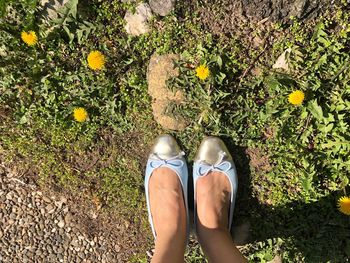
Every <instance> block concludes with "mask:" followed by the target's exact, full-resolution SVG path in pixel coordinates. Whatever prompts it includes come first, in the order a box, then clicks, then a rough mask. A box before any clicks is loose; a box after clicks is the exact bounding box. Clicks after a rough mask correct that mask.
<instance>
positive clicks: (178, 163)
mask: <svg viewBox="0 0 350 263" xmlns="http://www.w3.org/2000/svg"><path fill="white" fill-rule="evenodd" d="M184 155H185V153H184V152H180V153H179V154H178V155H176V156H174V157H171V158H169V159H162V158H160V157H159V156H158V155H157V154H155V153H154V154H152V155H151V157H150V159H151V161H150V166H151V167H152V168H153V169H156V168H159V167H161V166H163V165H169V166H173V167H182V166H183V165H184V162H183V161H182V160H181V159H180V158H182V156H184Z"/></svg>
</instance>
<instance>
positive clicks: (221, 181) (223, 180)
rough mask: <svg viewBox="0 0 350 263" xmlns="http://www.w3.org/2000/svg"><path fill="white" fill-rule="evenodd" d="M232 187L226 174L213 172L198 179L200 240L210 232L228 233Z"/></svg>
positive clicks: (198, 226) (198, 231) (198, 229)
mask: <svg viewBox="0 0 350 263" xmlns="http://www.w3.org/2000/svg"><path fill="white" fill-rule="evenodd" d="M230 196H231V185H230V182H229V180H228V178H227V176H226V175H225V174H223V173H222V172H217V171H212V172H209V173H208V174H207V175H205V176H203V177H200V178H198V180H197V186H196V199H197V221H198V222H197V233H198V235H199V238H200V236H201V234H205V233H206V232H208V231H210V230H222V231H228V227H227V226H228V215H229V214H228V213H229V205H230Z"/></svg>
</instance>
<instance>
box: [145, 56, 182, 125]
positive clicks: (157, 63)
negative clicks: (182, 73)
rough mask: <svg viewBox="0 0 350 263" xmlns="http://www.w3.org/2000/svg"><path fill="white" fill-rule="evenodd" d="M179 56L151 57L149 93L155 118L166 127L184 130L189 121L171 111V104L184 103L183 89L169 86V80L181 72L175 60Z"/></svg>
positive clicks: (148, 75)
mask: <svg viewBox="0 0 350 263" xmlns="http://www.w3.org/2000/svg"><path fill="white" fill-rule="evenodd" d="M178 59H179V56H178V55H174V54H169V55H162V56H159V55H156V54H155V55H153V56H152V57H151V60H150V63H149V66H148V72H147V80H148V94H149V95H150V96H151V97H152V109H153V116H154V119H155V120H156V121H157V122H158V123H159V124H160V125H161V126H162V127H163V128H164V129H169V130H183V129H185V128H186V126H187V121H186V120H185V119H184V118H182V117H181V116H178V115H175V114H173V113H172V112H170V111H169V110H168V109H169V106H170V105H172V104H177V105H179V104H181V103H184V100H185V98H184V95H183V93H182V92H181V91H179V90H178V91H172V90H170V89H168V88H167V84H166V83H167V80H169V79H170V78H171V77H176V76H178V74H179V72H178V70H177V69H175V68H174V61H176V60H178Z"/></svg>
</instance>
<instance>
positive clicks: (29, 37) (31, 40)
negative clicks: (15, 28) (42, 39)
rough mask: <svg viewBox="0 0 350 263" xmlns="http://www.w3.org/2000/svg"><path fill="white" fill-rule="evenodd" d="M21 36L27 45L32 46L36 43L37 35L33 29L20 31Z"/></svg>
mask: <svg viewBox="0 0 350 263" xmlns="http://www.w3.org/2000/svg"><path fill="white" fill-rule="evenodd" d="M21 38H22V40H23V42H24V43H26V44H27V45H28V46H34V45H35V44H36V43H38V37H37V35H36V33H35V32H34V31H28V32H25V31H23V32H22V33H21Z"/></svg>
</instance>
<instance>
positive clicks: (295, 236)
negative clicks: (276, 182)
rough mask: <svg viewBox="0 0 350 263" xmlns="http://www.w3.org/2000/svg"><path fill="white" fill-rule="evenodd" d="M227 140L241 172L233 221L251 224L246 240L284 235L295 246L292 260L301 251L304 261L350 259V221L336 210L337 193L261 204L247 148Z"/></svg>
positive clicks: (266, 238)
mask: <svg viewBox="0 0 350 263" xmlns="http://www.w3.org/2000/svg"><path fill="white" fill-rule="evenodd" d="M224 141H225V143H226V145H227V146H228V147H229V149H230V151H231V153H232V156H233V158H234V161H235V164H236V167H237V171H238V175H239V190H238V196H237V202H236V204H237V205H236V208H235V218H234V222H236V224H238V225H239V224H247V223H249V225H250V230H249V238H248V240H246V242H249V243H252V242H259V241H266V240H268V239H273V238H282V239H283V240H285V241H286V240H288V241H287V242H286V244H287V245H289V244H290V246H291V247H293V248H295V249H292V248H291V247H289V248H288V251H289V252H288V253H289V256H288V257H289V258H290V259H293V258H297V253H302V255H303V257H304V261H305V262H315V263H316V262H348V258H349V257H350V222H349V220H348V219H349V218H347V216H344V215H342V214H341V213H339V211H338V210H337V209H336V207H335V204H336V196H335V194H331V195H329V196H327V197H324V198H321V199H319V200H318V201H315V202H310V203H299V202H293V203H289V204H288V205H285V206H281V207H274V206H268V205H262V204H261V203H260V202H259V201H258V200H257V199H256V198H254V197H253V194H252V189H251V173H250V167H249V159H248V157H247V154H246V149H245V148H242V147H237V146H235V145H233V144H232V143H231V142H230V140H226V139H224ZM281 187H283V185H281ZM282 251H283V248H282ZM346 254H347V255H346Z"/></svg>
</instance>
